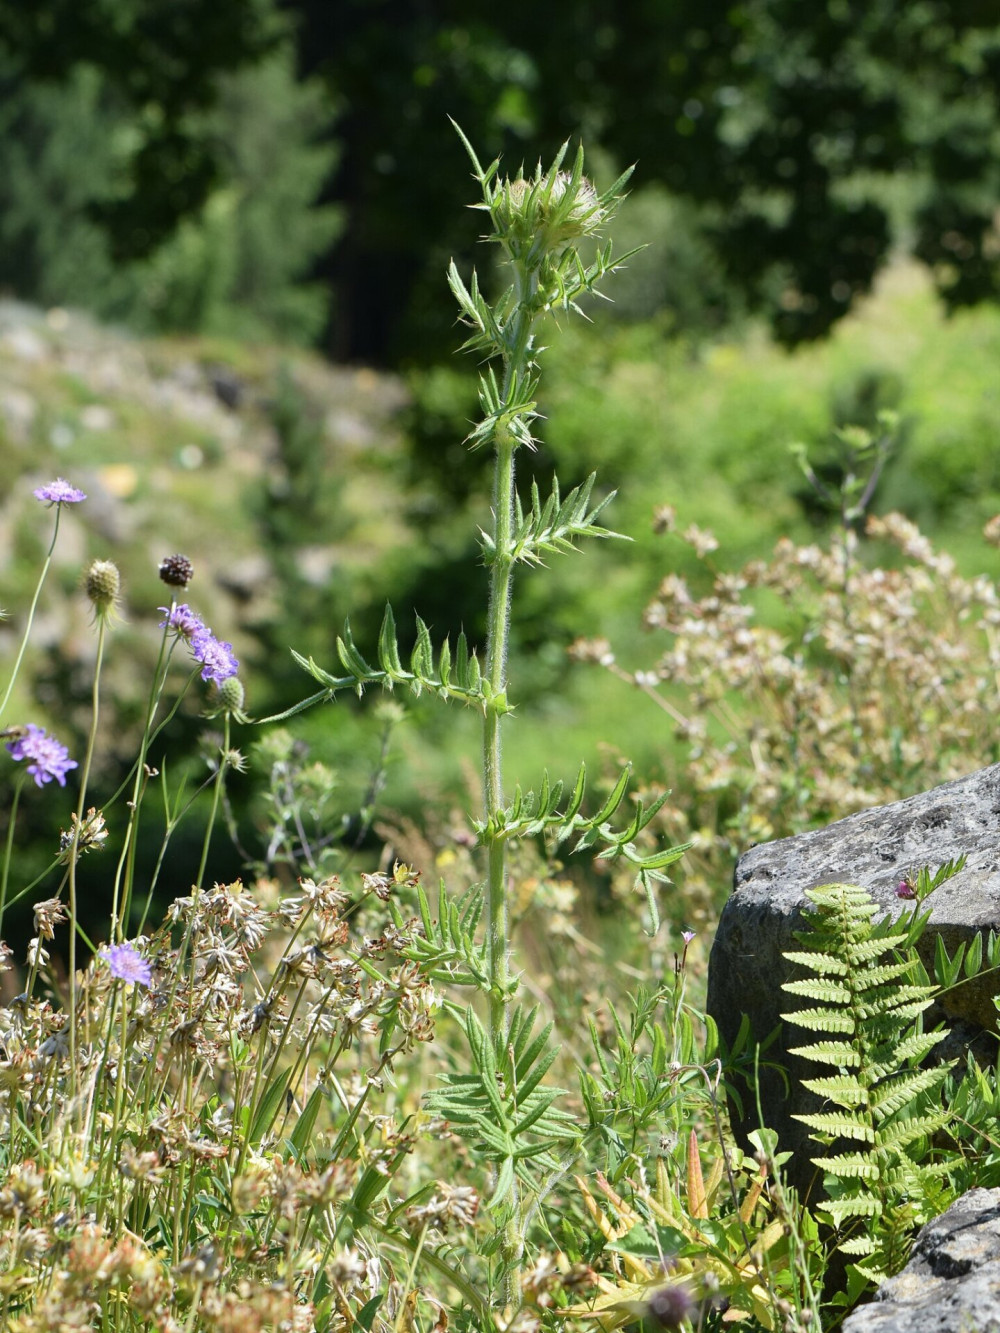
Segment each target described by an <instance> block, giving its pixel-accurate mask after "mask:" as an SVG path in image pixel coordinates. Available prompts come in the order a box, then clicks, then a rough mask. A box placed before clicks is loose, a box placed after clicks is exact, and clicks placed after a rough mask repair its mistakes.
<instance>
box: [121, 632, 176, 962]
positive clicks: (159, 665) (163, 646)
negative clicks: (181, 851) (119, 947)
mask: <svg viewBox="0 0 1000 1333" xmlns="http://www.w3.org/2000/svg"><path fill="white" fill-rule="evenodd" d="M168 632H169V631H168V629H167V628H166V627H164V630H163V637H162V638H161V639H160V655H159V657H158V658H157V661H156V669H155V671H154V672H153V683H152V685H151V687H150V691H149V701H148V703H147V705H146V725H145V726H144V727H143V729H142V740H141V741H140V743H139V758H138V759H137V760H136V765H135V783H134V785H133V787H132V800H131V802H130V803H129V818H128V827H127V829H126V830H125V839H124V843H123V846H122V850H121V855H120V857H119V858H118V866H117V869H116V872H115V887H114V898H113V902H112V907H111V939H112V942H113V943H114V942H115V941H117V940H121V939H123V938H124V936H125V934H126V930H125V923H126V922H127V921H128V916H129V906H130V902H131V897H132V883H133V880H134V878H135V853H136V847H137V845H138V841H139V809H140V806H141V804H142V796H143V793H144V791H145V789H146V778H147V774H146V756H147V754H148V753H149V745H150V742H151V740H152V736H151V734H150V733H151V729H152V726H153V720H154V718H155V717H156V712H157V709H158V708H159V706H160V696H161V695H162V693H163V687H164V684H165V683H166V679H167V664H168V661H169V653H168V652H167V635H168ZM123 873H124V890H122V877H123ZM119 893H121V915H120V916H119V911H118V898H119Z"/></svg>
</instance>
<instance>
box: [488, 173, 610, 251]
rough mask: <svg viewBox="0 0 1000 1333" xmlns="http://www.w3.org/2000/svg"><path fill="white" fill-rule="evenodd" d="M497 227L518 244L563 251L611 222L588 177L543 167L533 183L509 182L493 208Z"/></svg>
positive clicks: (529, 181) (518, 178)
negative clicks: (545, 170)
mask: <svg viewBox="0 0 1000 1333" xmlns="http://www.w3.org/2000/svg"><path fill="white" fill-rule="evenodd" d="M493 212H494V219H495V221H496V223H497V225H498V226H499V227H500V228H501V229H502V230H503V231H504V232H506V233H508V234H509V235H510V236H511V237H512V238H516V243H517V244H522V245H523V244H529V245H530V244H531V243H532V242H533V241H534V242H535V243H541V244H542V245H543V246H544V247H545V248H546V249H547V250H552V251H561V250H563V249H564V248H565V247H566V246H567V245H570V244H572V242H573V241H577V240H580V239H582V238H583V237H585V236H592V235H596V234H597V233H598V232H599V231H600V229H601V227H602V226H603V225H604V223H605V222H606V221H607V217H608V213H607V209H606V208H604V206H603V205H602V203H601V198H600V196H599V195H598V193H597V191H596V190H595V189H594V187H593V185H592V184H591V183H590V181H589V180H587V178H586V176H576V178H575V180H574V174H573V173H572V172H569V171H554V172H553V171H549V172H548V173H547V174H546V175H542V173H541V168H539V170H538V172H537V173H536V175H535V176H534V178H533V179H532V180H525V179H524V177H523V176H517V177H515V178H514V179H513V180H511V179H508V180H505V181H504V182H503V184H502V186H501V188H500V190H499V192H498V194H497V197H496V202H495V204H494V207H493Z"/></svg>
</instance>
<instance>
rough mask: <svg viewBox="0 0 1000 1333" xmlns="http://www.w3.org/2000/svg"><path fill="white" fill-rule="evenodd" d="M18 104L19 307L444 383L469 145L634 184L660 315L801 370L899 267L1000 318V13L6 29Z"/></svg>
mask: <svg viewBox="0 0 1000 1333" xmlns="http://www.w3.org/2000/svg"><path fill="white" fill-rule="evenodd" d="M293 47H294V54H293ZM261 62H263V63H261ZM0 84H2V91H3V94H4V95H3V99H2V100H3V113H2V118H0V234H2V236H3V238H4V240H5V241H6V247H5V249H6V257H5V259H4V260H3V263H2V266H0V282H3V283H4V284H6V285H8V286H9V287H10V289H11V290H12V291H14V292H15V293H16V294H17V295H19V296H21V297H23V298H25V299H29V300H37V301H45V302H47V303H54V302H55V303H63V304H68V303H79V304H82V305H84V306H86V307H88V308H90V309H93V310H95V311H97V312H98V313H101V314H102V315H109V314H110V315H114V316H115V317H117V318H125V319H128V320H132V321H135V322H137V323H139V324H140V325H144V326H145V327H169V328H178V327H183V328H188V329H192V330H206V329H208V330H226V331H230V330H232V329H233V328H234V327H237V326H239V327H242V328H243V329H244V331H245V332H247V333H249V334H252V335H253V336H260V335H262V334H264V335H266V334H270V335H273V336H280V337H285V338H288V337H291V338H296V339H300V340H313V339H317V338H319V337H320V336H324V337H325V344H326V347H327V349H328V350H329V351H331V352H333V354H334V355H335V356H337V357H339V358H341V359H351V360H357V359H361V360H367V361H374V362H376V363H381V364H386V363H397V364H398V363H400V362H404V361H416V362H420V363H423V364H426V363H428V362H433V361H435V360H437V359H440V358H441V357H442V356H443V355H444V353H445V352H447V351H450V349H451V346H452V343H453V338H452V328H451V325H452V310H451V305H450V303H449V300H448V297H447V293H446V292H445V290H444V287H443V284H442V283H441V281H440V274H441V272H442V271H443V269H444V267H445V265H446V263H447V261H448V259H449V257H450V256H452V255H456V256H460V257H464V259H466V260H467V259H469V258H470V257H471V255H472V253H473V249H474V227H473V225H472V223H471V221H470V219H469V218H468V215H465V216H464V217H463V215H462V210H461V204H462V203H463V202H465V199H466V194H467V191H466V192H465V193H463V186H462V184H461V182H462V170H463V159H462V150H461V147H460V145H459V143H458V141H457V139H456V138H455V136H454V134H453V132H452V130H451V127H450V125H449V124H448V116H453V117H454V118H455V119H456V120H457V121H458V122H459V123H461V124H462V125H463V126H464V128H465V130H466V132H467V133H468V134H469V135H470V136H471V138H472V139H473V140H474V141H475V142H476V143H478V144H481V145H482V146H483V147H482V151H483V152H484V153H486V154H492V153H501V152H502V153H503V154H504V155H505V159H506V162H507V164H508V166H509V167H510V168H511V169H516V167H517V165H518V163H519V162H520V161H521V160H522V159H523V157H524V155H525V153H526V152H527V151H528V147H529V145H530V153H531V158H532V160H531V161H528V162H527V164H526V165H527V166H528V167H529V168H530V167H531V166H532V165H533V158H534V154H535V153H536V152H539V151H540V152H541V154H542V155H543V156H546V155H548V154H549V153H550V152H551V151H552V150H553V149H554V148H555V147H556V146H557V145H558V143H559V142H560V141H561V140H562V139H564V138H567V137H574V136H576V135H581V136H582V137H583V138H585V139H586V140H587V142H588V146H591V147H596V148H599V149H600V150H601V151H603V153H604V155H605V158H606V162H607V172H608V179H611V175H612V174H616V168H617V167H618V166H620V165H623V164H625V163H626V162H628V161H631V160H633V159H638V162H639V171H638V174H637V177H636V181H637V188H638V189H640V190H642V191H643V194H642V196H641V199H640V201H639V202H638V205H637V207H636V209H635V212H634V225H635V226H636V227H639V226H640V225H641V224H647V223H648V224H649V226H648V230H647V231H646V232H645V234H646V235H647V236H648V237H649V238H650V239H651V240H652V242H653V246H652V253H651V255H650V256H649V257H648V258H647V260H646V262H645V266H644V267H641V268H637V273H639V274H641V275H642V280H641V281H639V280H637V281H636V282H635V283H633V284H632V286H631V288H630V287H629V285H628V284H627V283H626V285H625V287H624V288H623V290H622V294H621V297H620V299H621V301H622V307H623V309H624V310H625V311H628V312H630V313H632V314H633V315H635V316H638V317H642V318H647V317H652V316H654V315H655V316H657V317H663V312H664V311H668V312H669V318H670V319H671V320H672V321H673V323H674V325H675V327H681V328H683V329H686V330H697V329H702V328H706V327H707V328H709V329H712V328H717V327H719V326H720V325H722V324H724V323H725V321H726V320H728V319H731V318H732V317H733V316H734V315H739V314H741V313H742V312H743V311H744V310H745V309H759V310H763V311H764V312H766V314H767V317H768V318H769V320H770V323H771V325H772V328H773V330H774V333H775V334H776V336H777V337H778V339H779V340H781V341H782V342H784V343H786V344H789V345H794V344H796V343H798V342H800V341H802V340H808V339H811V338H815V337H817V336H820V335H822V334H824V333H825V332H826V331H827V330H829V329H830V328H831V327H832V326H833V325H834V324H835V323H836V322H837V320H838V319H840V318H841V317H842V316H843V315H844V314H845V313H846V311H847V310H848V309H849V307H850V305H851V303H852V301H853V300H854V299H855V298H856V296H857V295H858V294H859V293H863V292H865V291H867V290H869V288H870V286H871V283H872V280H873V278H874V276H875V275H876V273H877V272H879V271H880V269H881V268H882V267H883V266H884V264H885V263H886V261H887V259H888V258H889V256H890V255H891V254H892V253H893V252H894V250H898V249H902V250H905V251H908V252H910V253H913V254H915V255H917V256H919V257H920V258H921V259H922V260H924V261H925V262H926V263H927V264H928V265H930V266H931V268H932V271H933V274H934V280H935V283H936V285H937V288H938V290H939V291H940V292H941V294H942V296H943V298H944V299H945V301H946V302H947V304H948V305H949V306H950V307H952V308H955V307H958V306H961V305H965V304H970V303H975V302H976V301H979V300H982V299H986V298H996V296H997V295H998V293H1000V236H998V232H997V225H996V208H997V199H998V198H1000V145H998V140H997V129H996V127H997V123H998V119H1000V93H998V89H1000V17H998V14H997V10H996V6H995V4H992V3H990V2H989V0H920V3H911V2H910V0H868V2H867V3H865V4H859V3H856V2H853V0H825V2H824V3H822V4H819V5H803V4H800V3H797V2H796V0H737V2H736V3H733V0H615V3H612V0H566V2H565V3H563V4H561V5H560V6H559V7H558V10H557V11H555V12H554V13H553V15H551V16H549V19H548V20H547V21H546V22H544V23H543V22H540V21H539V18H538V12H537V6H534V5H529V4H526V3H523V0H511V2H510V3H508V4H505V5H502V6H492V5H491V6H486V5H485V4H479V3H474V4H471V5H470V4H469V3H467V2H466V0H463V3H460V4H459V3H456V0H440V2H439V3H436V4H435V5H433V6H431V7H428V6H426V5H424V4H420V3H415V0H338V4H337V5H336V6H335V7H333V8H331V6H329V5H328V4H326V3H325V0H285V3H280V2H279V0H115V3H114V4H109V3H107V0H73V2H72V3H70V0H33V3H31V4H30V5H29V4H24V3H22V0H0ZM334 139H335V140H336V145H337V149H336V150H335V148H334V144H333V140H334ZM338 154H339V155H338ZM331 204H334V205H336V206H337V208H338V209H339V210H340V212H339V213H333V214H332V213H331V212H330V205H331ZM338 218H339V219H340V221H341V222H342V224H343V226H342V228H340V227H338V225H337V223H338ZM626 225H629V226H631V225H632V224H626ZM54 238H65V242H64V244H62V245H60V244H59V243H58V240H57V239H54ZM136 265H138V266H139V267H138V269H136V267H135V266H136ZM317 282H319V283H321V284H322V287H323V288H324V289H325V293H326V294H323V292H321V290H320V288H319V287H318V286H317V285H316V284H317ZM330 298H332V305H328V299H330ZM240 321H242V323H240Z"/></svg>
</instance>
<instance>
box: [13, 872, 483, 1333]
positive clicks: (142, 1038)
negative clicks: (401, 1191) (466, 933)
mask: <svg viewBox="0 0 1000 1333" xmlns="http://www.w3.org/2000/svg"><path fill="white" fill-rule="evenodd" d="M365 878H366V880H371V881H373V883H372V884H366V885H361V886H360V887H359V890H358V891H357V893H356V894H355V895H354V896H355V897H357V898H358V899H361V900H363V902H364V905H365V906H364V909H363V910H362V911H360V912H358V911H355V912H354V915H353V916H351V917H350V919H349V914H350V913H351V910H352V895H351V894H349V893H348V892H347V891H346V890H345V889H344V888H343V887H342V886H341V885H340V883H339V882H338V881H337V880H336V879H335V878H328V879H326V880H322V881H320V882H318V883H317V882H314V881H312V880H302V881H301V882H300V885H299V892H298V893H297V894H295V895H294V896H292V897H283V896H280V895H279V896H277V897H276V898H275V896H274V894H273V892H272V890H271V887H270V886H269V885H267V884H264V885H261V886H259V891H251V890H250V889H248V888H246V887H244V886H243V885H242V884H241V883H240V882H236V883H232V884H224V885H220V884H217V885H215V886H214V887H213V888H212V889H211V890H208V891H199V890H194V891H192V893H191V894H190V895H189V896H188V897H185V898H181V899H179V900H177V901H176V902H175V903H174V904H173V907H172V908H171V910H170V912H169V914H168V919H167V921H166V922H165V923H164V925H163V927H162V928H161V929H160V930H158V931H157V932H155V933H154V934H152V935H151V936H149V937H141V938H139V939H136V940H134V941H130V942H123V943H119V944H113V945H111V946H109V947H107V948H105V949H103V950H101V951H100V953H99V954H98V955H97V956H96V957H95V958H94V960H93V962H92V963H91V965H90V968H89V969H88V971H87V972H86V974H85V975H84V976H83V977H82V980H81V989H80V994H79V1000H78V1011H77V1028H78V1040H77V1045H76V1068H75V1073H76V1095H75V1097H74V1096H73V1095H71V1088H72V1081H71V1078H70V1074H71V1068H70V1047H69V1043H68V1040H67V1026H66V1024H67V1015H66V1013H65V1012H64V1011H59V1010H56V1009H54V1008H53V1007H52V1006H51V1005H50V1003H49V1002H48V1001H47V1000H39V999H37V998H35V996H34V995H33V994H32V993H30V987H29V992H26V993H25V994H23V995H21V996H20V997H19V999H18V1001H17V1002H16V1003H15V1004H13V1005H11V1006H10V1007H8V1008H7V1009H4V1010H3V1011H0V1043H2V1059H0V1132H2V1135H3V1139H4V1142H5V1143H9V1144H10V1145H11V1146H12V1149H13V1151H12V1153H11V1155H10V1157H9V1159H8V1165H7V1166H6V1168H5V1170H4V1172H3V1175H2V1176H0V1304H2V1311H3V1319H2V1322H3V1327H4V1328H5V1329H10V1330H11V1331H12V1333H42V1331H43V1330H45V1331H46V1333H47V1331H48V1330H51V1329H63V1328H65V1329H76V1328H89V1327H96V1326H98V1324H99V1326H100V1327H102V1328H104V1327H107V1328H115V1329H118V1328H122V1329H125V1328H128V1329H136V1330H138V1329H143V1330H146V1329H149V1330H162V1333H181V1330H188V1329H198V1330H206V1333H207V1330H213V1331H215V1330H219V1331H220V1333H221V1331H227V1333H228V1331H229V1330H237V1329H238V1330H240V1333H250V1331H251V1330H264V1329H273V1330H277V1329H281V1330H287V1331H288V1333H312V1330H314V1329H316V1328H317V1327H323V1328H329V1329H345V1330H346V1329H349V1328H353V1327H357V1324H356V1322H355V1315H356V1312H357V1311H358V1310H359V1309H360V1308H361V1307H362V1306H364V1305H365V1303H366V1302H367V1301H370V1300H371V1299H372V1297H373V1295H374V1294H375V1293H376V1292H379V1291H381V1290H383V1289H384V1286H385V1274H384V1272H383V1271H382V1270H381V1269H380V1261H379V1259H378V1258H377V1257H376V1255H375V1254H374V1252H373V1251H372V1250H371V1248H370V1247H367V1248H366V1244H365V1242H364V1241H363V1240H362V1239H361V1238H360V1237H359V1236H358V1235H357V1234H356V1230H357V1224H358V1223H359V1222H360V1221H361V1220H362V1219H363V1218H365V1217H369V1216H371V1217H372V1218H376V1217H382V1218H384V1217H385V1215H386V1212H387V1207H388V1205H386V1206H385V1207H382V1208H381V1209H380V1206H379V1204H378V1199H379V1197H380V1196H381V1195H382V1194H383V1192H384V1191H385V1190H386V1189H387V1187H388V1186H389V1184H390V1182H391V1179H392V1177H393V1175H394V1174H395V1172H396V1171H397V1170H398V1169H399V1168H400V1166H401V1165H402V1164H403V1163H404V1162H405V1160H406V1158H407V1155H408V1152H409V1150H410V1148H411V1147H412V1144H413V1139H412V1137H411V1134H410V1133H409V1132H404V1131H403V1129H402V1128H401V1127H400V1125H399V1124H397V1122H396V1120H395V1119H394V1117H393V1115H392V1114H391V1103H390V1106H387V1105H385V1102H384V1098H382V1097H381V1096H380V1093H381V1092H382V1090H383V1089H384V1088H386V1086H387V1085H388V1084H389V1082H390V1080H391V1076H392V1071H393V1067H394V1063H395V1061H396V1059H397V1058H398V1057H399V1056H400V1055H401V1054H403V1053H405V1052H411V1051H412V1050H413V1049H414V1047H415V1046H416V1045H417V1044H419V1043H423V1042H426V1041H429V1040H430V1039H431V1038H432V1037H433V1034H434V1015H435V1011H436V1009H437V1005H438V1001H437V998H436V997H435V995H434V992H433V989H432V987H431V986H430V984H429V983H428V982H427V981H425V980H424V979H423V978H422V977H421V976H420V974H419V972H418V971H417V969H416V968H415V967H414V966H413V965H412V964H411V963H409V962H407V961H406V959H405V958H404V957H403V956H402V954H401V953H400V950H401V949H404V948H405V945H406V943H407V941H408V939H409V938H410V936H409V933H408V930H407V929H402V930H401V929H400V928H399V927H398V926H391V925H389V924H388V922H387V921H386V920H385V919H384V918H383V927H385V928H384V929H383V930H382V931H381V932H378V931H377V929H376V930H375V931H374V932H373V927H376V928H377V925H378V918H377V917H376V916H375V912H376V911H380V912H384V910H385V909H384V908H383V907H382V901H381V900H382V899H383V898H384V897H387V896H389V894H390V893H391V892H397V891H398V890H399V888H401V887H402V888H405V887H407V886H408V885H412V883H413V876H411V875H410V873H409V872H408V871H406V870H405V868H402V867H397V870H396V873H395V874H394V875H393V876H391V877H386V876H380V877H375V876H366V877H365ZM376 878H377V879H378V884H377V885H375V884H374V881H375V880H376ZM377 888H381V889H384V892H375V891H370V892H369V891H366V890H374V889H377ZM268 901H270V903H271V905H270V906H265V905H264V903H265V902H268ZM65 919H66V912H65V908H64V905H63V904H62V903H61V902H60V901H59V900H58V899H53V900H50V901H46V902H40V903H38V904H37V905H36V907H35V926H36V932H37V933H36V938H35V939H34V940H33V941H32V957H33V958H34V959H35V962H36V967H35V972H36V973H41V972H42V970H43V969H44V968H45V966H46V959H47V953H46V951H45V949H44V948H43V943H42V942H43V941H51V940H52V939H53V936H54V935H55V932H56V928H57V927H58V926H59V924H60V923H61V922H63V921H64V920H65ZM122 982H125V983H131V984H125V985H124V986H123V985H122ZM35 989H37V986H36V987H35ZM437 1191H438V1192H437V1194H436V1195H435V1196H434V1198H433V1199H431V1201H430V1202H429V1203H426V1204H425V1205H424V1206H423V1209H422V1210H419V1209H418V1210H416V1212H415V1215H414V1217H413V1218H408V1219H406V1221H405V1224H401V1225H400V1226H399V1227H398V1231H399V1235H400V1238H401V1244H403V1245H404V1246H405V1245H412V1240H411V1239H410V1237H411V1228H412V1226H413V1225H414V1223H415V1222H419V1221H420V1220H421V1218H422V1217H425V1219H426V1221H427V1222H430V1223H432V1224H433V1225H434V1226H435V1227H444V1226H445V1225H447V1224H449V1223H453V1224H456V1225H459V1226H466V1227H468V1226H471V1225H472V1224H473V1223H474V1221H475V1216H476V1212H477V1209H478V1199H477V1197H476V1195H475V1193H474V1191H472V1190H470V1189H468V1188H467V1187H454V1186H452V1185H449V1184H447V1183H444V1182H440V1183H439V1184H438V1186H437ZM384 1225H385V1231H386V1234H388V1235H390V1236H391V1234H392V1227H391V1226H390V1225H389V1224H388V1223H385V1224H384ZM404 1271H405V1269H404ZM109 1310H110V1311H117V1314H116V1315H115V1318H114V1319H113V1320H112V1319H110V1318H108V1317H107V1314H106V1312H108V1311H109ZM102 1319H103V1320H104V1321H105V1322H101V1320H102ZM95 1320H96V1321H98V1322H97V1323H94V1321H95Z"/></svg>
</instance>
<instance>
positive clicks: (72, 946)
mask: <svg viewBox="0 0 1000 1333" xmlns="http://www.w3.org/2000/svg"><path fill="white" fill-rule="evenodd" d="M106 634H107V617H106V616H98V618H97V660H96V661H95V663H94V684H93V688H92V690H91V707H90V734H89V735H88V737H87V752H86V754H85V755H84V758H83V766H82V768H81V769H80V795H79V797H78V798H77V805H76V820H75V822H74V824H73V840H72V842H71V844H70V848H69V1067H70V1080H71V1088H72V1091H73V1095H74V1096H75V1095H76V932H77V912H76V866H77V862H78V860H79V858H80V833H81V831H82V829H83V821H84V814H85V811H86V809H87V783H88V780H89V778H90V768H91V765H92V763H93V760H94V746H95V745H96V743H97V724H98V720H99V718H100V712H101V667H102V665H103V662H104V641H105V637H106Z"/></svg>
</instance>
